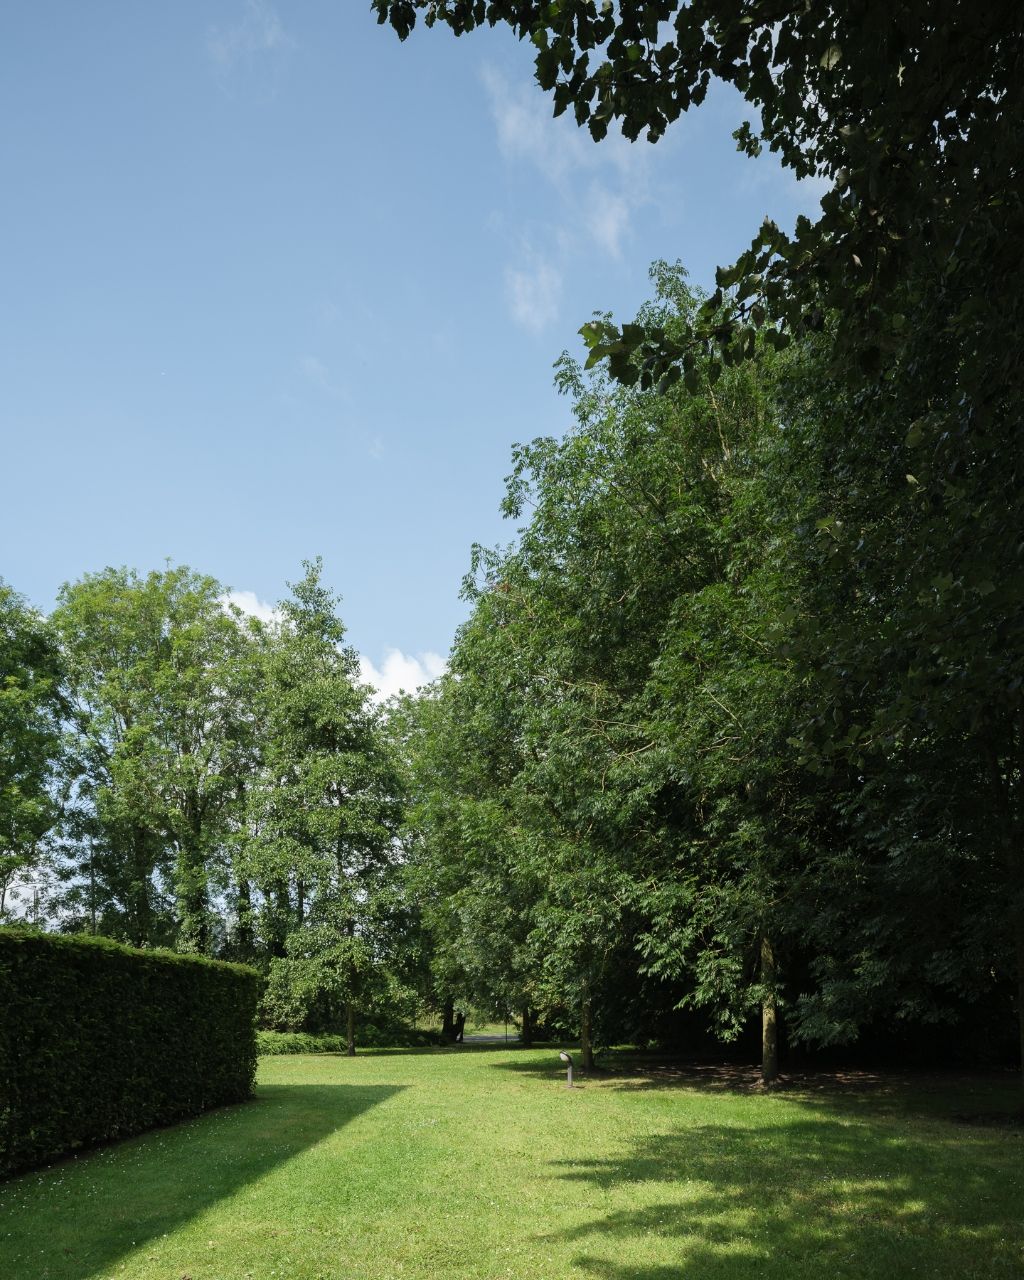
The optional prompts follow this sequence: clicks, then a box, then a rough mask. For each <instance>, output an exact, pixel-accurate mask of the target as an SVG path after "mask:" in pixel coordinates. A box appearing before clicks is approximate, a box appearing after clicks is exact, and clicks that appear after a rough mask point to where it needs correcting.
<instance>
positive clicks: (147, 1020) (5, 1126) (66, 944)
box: [0, 929, 260, 1176]
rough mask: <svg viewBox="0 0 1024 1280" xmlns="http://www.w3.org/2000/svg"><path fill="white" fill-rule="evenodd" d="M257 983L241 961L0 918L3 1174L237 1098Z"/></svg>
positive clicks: (248, 1060)
mask: <svg viewBox="0 0 1024 1280" xmlns="http://www.w3.org/2000/svg"><path fill="white" fill-rule="evenodd" d="M259 985H260V979H259V975H258V974H257V973H256V972H255V971H254V970H252V969H248V968H246V967H244V966H243V965H236V964H221V963H218V962H217V961H213V960H206V959H203V958H201V957H197V956H181V955H174V954H173V953H171V952H166V951H136V950H133V949H132V948H130V947H126V946H122V945H121V944H120V943H116V942H111V941H110V940H109V939H106V938H91V937H61V936H56V935H53V934H40V933H33V932H30V931H28V930H25V929H0V1176H3V1175H5V1174H9V1173H12V1172H13V1171H14V1170H16V1169H24V1168H28V1167H29V1166H32V1165H37V1164H42V1163H44V1162H45V1161H47V1160H52V1159H54V1158H55V1157H57V1156H60V1155H63V1154H66V1153H67V1152H69V1151H74V1150H76V1149H78V1148H80V1147H86V1146H90V1145H92V1144H94V1143H97V1142H105V1141H108V1140H110V1139H113V1138H123V1137H126V1136H127V1135H128V1134H132V1133H139V1132H141V1131H142V1130H144V1129H150V1128H152V1127H153V1126H155V1125H161V1124H170V1123H172V1122H174V1121H176V1120H181V1119H183V1118H184V1117H186V1116H191V1115H196V1114H198V1113H199V1112H201V1111H204V1110H206V1109H207V1108H208V1107H216V1106H220V1105H222V1104H224V1103H229V1102H240V1101H242V1100H243V1099H244V1098H247V1097H248V1096H249V1095H250V1094H251V1092H252V1085H253V1077H254V1074H255V1069H256V1036H255V1029H254V1028H255V1013H256V1001H257V999H258V996H259Z"/></svg>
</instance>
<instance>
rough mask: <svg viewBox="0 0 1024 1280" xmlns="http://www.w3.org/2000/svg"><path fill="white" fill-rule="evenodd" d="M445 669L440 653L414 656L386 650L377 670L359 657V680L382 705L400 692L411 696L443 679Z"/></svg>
mask: <svg viewBox="0 0 1024 1280" xmlns="http://www.w3.org/2000/svg"><path fill="white" fill-rule="evenodd" d="M446 665H447V664H446V663H445V660H444V658H442V657H441V655H440V654H439V653H429V652H428V653H419V654H416V655H413V654H411V653H403V652H402V651H401V649H388V650H387V652H386V653H385V655H384V661H383V662H382V663H381V664H380V666H379V667H378V666H376V665H375V664H374V663H372V662H371V661H370V659H369V658H367V657H366V656H365V655H364V654H360V655H359V676H360V679H362V681H363V682H364V684H369V685H372V686H373V688H374V689H376V691H377V699H378V700H379V701H383V700H384V699H385V698H390V697H391V696H392V695H393V694H396V693H401V692H403V691H404V692H406V693H414V692H415V691H416V690H417V689H419V688H420V687H421V686H422V685H425V684H429V683H430V681H431V680H436V679H437V678H438V676H441V675H444V672H445V667H446Z"/></svg>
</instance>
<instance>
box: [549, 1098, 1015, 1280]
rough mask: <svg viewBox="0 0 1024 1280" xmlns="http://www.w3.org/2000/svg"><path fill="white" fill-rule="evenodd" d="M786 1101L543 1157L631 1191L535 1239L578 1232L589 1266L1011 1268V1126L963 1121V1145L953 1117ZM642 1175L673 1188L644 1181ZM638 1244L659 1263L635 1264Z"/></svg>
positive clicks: (785, 1273) (804, 1270)
mask: <svg viewBox="0 0 1024 1280" xmlns="http://www.w3.org/2000/svg"><path fill="white" fill-rule="evenodd" d="M793 1113H794V1114H793V1117H792V1119H790V1120H789V1121H788V1123H787V1122H786V1121H785V1120H784V1119H783V1120H779V1119H778V1118H777V1119H776V1123H774V1124H771V1125H767V1124H766V1125H763V1126H758V1127H756V1128H755V1127H747V1126H742V1125H736V1126H731V1125H695V1126H694V1127H692V1128H688V1129H686V1130H684V1131H678V1132H674V1133H670V1134H663V1135H658V1136H653V1137H647V1138H644V1139H641V1140H637V1141H635V1142H634V1143H633V1144H632V1146H631V1148H630V1149H628V1150H627V1151H626V1153H625V1154H624V1155H623V1156H622V1157H621V1158H619V1159H612V1160H594V1161H592V1162H589V1163H587V1162H582V1163H581V1162H575V1163H568V1162H560V1163H558V1164H556V1165H555V1169H556V1171H557V1174H558V1176H559V1177H560V1178H561V1179H563V1180H566V1181H569V1182H582V1183H589V1184H591V1185H592V1186H594V1187H596V1188H598V1189H600V1190H602V1191H604V1192H608V1193H615V1192H617V1190H618V1189H619V1188H623V1189H624V1193H625V1194H628V1195H633V1194H634V1193H635V1188H636V1186H637V1184H641V1185H642V1187H643V1189H644V1191H643V1192H642V1193H641V1194H642V1196H643V1199H644V1203H643V1204H642V1206H641V1207H639V1208H635V1209H634V1208H625V1209H618V1208H613V1209H612V1210H611V1211H610V1212H609V1213H608V1214H607V1215H605V1216H603V1217H600V1218H598V1219H596V1220H594V1221H592V1222H587V1223H583V1224H581V1225H578V1226H575V1227H572V1228H569V1229H567V1230H564V1231H561V1232H558V1233H553V1234H551V1235H549V1236H546V1237H544V1239H546V1240H549V1241H550V1240H560V1241H568V1242H578V1243H579V1244H580V1246H581V1247H582V1248H581V1253H580V1254H579V1255H578V1256H577V1257H576V1258H575V1259H574V1263H575V1265H576V1266H577V1267H579V1268H580V1269H581V1270H583V1271H584V1272H585V1273H587V1274H589V1275H592V1276H596V1277H600V1278H601V1280H680V1277H686V1276H693V1277H698V1276H699V1277H700V1278H701V1280H726V1278H728V1280H739V1277H754V1276H756V1277H758V1280H765V1278H777V1280H783V1277H794V1276H797V1277H818V1276H823V1277H825V1276H850V1277H853V1276H856V1277H863V1278H865V1280H867V1278H872V1280H875V1278H877V1280H890V1278H891V1277H903V1276H911V1275H919V1276H928V1277H950V1278H952V1277H961V1276H968V1275H969V1276H974V1277H982V1276H993V1277H995V1276H1003V1275H1010V1274H1020V1272H1019V1271H1018V1270H1016V1268H1018V1267H1020V1265H1021V1255H1022V1248H1024V1226H1022V1210H1024V1196H1022V1189H1021V1185H1020V1181H1019V1161H1020V1156H1021V1154H1022V1147H1021V1145H1020V1140H1019V1139H1015V1138H1013V1137H1011V1136H1002V1137H1000V1138H997V1139H995V1140H992V1139H990V1140H988V1141H982V1140H980V1139H979V1138H978V1136H977V1135H975V1136H974V1139H973V1141H972V1142H970V1143H968V1144H967V1145H965V1144H964V1134H963V1133H962V1132H957V1131H956V1130H954V1129H953V1128H952V1126H951V1127H950V1128H949V1129H948V1130H947V1129H945V1128H944V1127H943V1128H937V1127H931V1128H921V1129H917V1130H914V1131H909V1132H908V1131H907V1130H906V1129H905V1128H904V1127H903V1126H901V1125H898V1124H889V1125H882V1124H879V1125H869V1124H864V1123H857V1122H856V1121H844V1120H842V1119H825V1118H824V1117H822V1116H816V1115H814V1114H813V1113H812V1114H811V1115H808V1112H807V1110H806V1109H805V1107H804V1106H803V1105H801V1104H794V1107H793ZM652 1184H653V1185H654V1186H655V1187H656V1186H658V1185H659V1184H663V1185H665V1186H666V1187H667V1186H668V1185H671V1186H672V1187H673V1191H674V1194H671V1193H669V1194H658V1192H657V1191H655V1192H654V1194H650V1188H651V1186H652ZM615 1198H616V1199H621V1196H618V1195H616V1197H615ZM652 1245H653V1247H650V1246H652ZM645 1254H646V1256H647V1257H648V1258H650V1257H651V1256H652V1254H653V1256H654V1257H655V1258H660V1257H664V1256H666V1255H668V1256H670V1257H671V1265H664V1264H662V1263H661V1262H660V1260H659V1261H658V1262H657V1263H647V1264H645V1263H644V1262H642V1261H640V1260H639V1259H640V1258H642V1257H644V1255H645ZM631 1258H632V1259H633V1261H631Z"/></svg>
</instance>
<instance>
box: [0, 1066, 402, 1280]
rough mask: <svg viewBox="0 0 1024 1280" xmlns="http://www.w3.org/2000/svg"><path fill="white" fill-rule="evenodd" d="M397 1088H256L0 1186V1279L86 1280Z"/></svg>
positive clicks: (104, 1270)
mask: <svg viewBox="0 0 1024 1280" xmlns="http://www.w3.org/2000/svg"><path fill="white" fill-rule="evenodd" d="M399 1092H401V1088H400V1087H399V1086H393V1085H263V1086H261V1087H260V1088H258V1089H257V1092H256V1097H255V1098H254V1099H253V1100H252V1101H251V1102H246V1103H242V1104H241V1105H239V1106H235V1107H224V1108H221V1109H219V1110H217V1111H210V1112H207V1113H206V1114H205V1115H203V1116H199V1117H197V1118H196V1119H194V1120H189V1121H186V1122H184V1123H182V1124H179V1125H175V1126H173V1127H171V1128H167V1129H157V1130H154V1131H152V1132H150V1133H146V1134H142V1135H140V1136H138V1137H135V1138H130V1139H128V1140H126V1141H125V1142H120V1143H117V1144H116V1145H113V1146H109V1147H103V1148H100V1149H98V1150H96V1151H92V1152H90V1153H87V1154H83V1155H81V1156H77V1157H73V1158H72V1159H70V1160H64V1161H61V1162H60V1163H59V1164H56V1165H54V1166H53V1167H51V1168H49V1169H44V1170H37V1171H35V1172H32V1173H26V1174H22V1175H21V1176H20V1177H16V1178H12V1179H10V1180H9V1181H7V1182H4V1183H0V1274H2V1275H3V1276H4V1277H5V1280H6V1277H8V1276H10V1277H11V1278H12V1280H13V1278H14V1277H17V1280H89V1278H90V1277H93V1276H96V1275H109V1274H110V1273H111V1272H112V1270H113V1266H114V1263H115V1262H116V1261H117V1259H119V1258H121V1257H122V1256H124V1255H125V1254H128V1253H132V1252H134V1251H135V1250H136V1249H137V1248H139V1247H140V1246H142V1245H145V1244H146V1243H147V1242H149V1241H152V1240H156V1239H158V1238H159V1237H161V1236H163V1235H165V1234H169V1233H170V1232H172V1231H173V1230H175V1229H176V1228H177V1227H179V1226H180V1225H181V1224H182V1223H184V1222H186V1221H188V1220H189V1219H191V1218H193V1217H196V1216H197V1215H198V1214H201V1213H204V1212H205V1211H206V1210H207V1209H209V1208H211V1207H212V1206H213V1205H214V1204H216V1203H217V1201H219V1200H222V1199H224V1198H225V1197H228V1196H232V1195H234V1194H235V1193H236V1192H237V1191H238V1190H239V1189H241V1188H242V1187H244V1186H246V1185H247V1184H251V1183H254V1182H256V1181H258V1180H259V1179H260V1178H262V1177H263V1176H264V1175H265V1174H267V1173H268V1172H270V1171H271V1170H272V1169H274V1168H275V1167H276V1166H278V1165H281V1164H283V1163H284V1162H285V1161H287V1160H290V1159H291V1158H292V1157H293V1156H296V1155H298V1154H299V1153H300V1152H302V1151H304V1150H306V1149H307V1148H309V1147H312V1146H313V1145H315V1144H316V1143H318V1142H320V1141H321V1140H322V1139H324V1138H326V1137H327V1136H328V1135H329V1134H331V1133H333V1132H334V1131H335V1130H337V1129H340V1128H342V1127H343V1126H344V1125H346V1124H348V1122H349V1121H351V1120H354V1119H355V1118H356V1117H357V1116H359V1115H361V1114H362V1113H363V1112H364V1111H367V1110H369V1109H370V1108H371V1107H374V1106H377V1105H378V1104H379V1103H381V1102H385V1101H386V1100H387V1099H388V1098H390V1097H392V1096H393V1095H394V1094H396V1093H399Z"/></svg>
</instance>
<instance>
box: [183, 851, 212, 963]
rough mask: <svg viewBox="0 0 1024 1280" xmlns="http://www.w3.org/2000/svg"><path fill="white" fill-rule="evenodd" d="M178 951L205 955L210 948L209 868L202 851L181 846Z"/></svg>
mask: <svg viewBox="0 0 1024 1280" xmlns="http://www.w3.org/2000/svg"><path fill="white" fill-rule="evenodd" d="M177 879H178V884H177V889H178V918H179V920H180V922H181V923H180V928H179V934H178V947H179V949H180V950H181V951H191V952H195V953H197V954H199V955H205V954H206V952H207V951H208V950H209V946H210V919H209V902H208V899H207V892H206V864H205V860H204V858H203V855H202V852H201V851H200V850H199V849H198V848H192V847H189V846H187V845H179V852H178V877H177Z"/></svg>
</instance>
